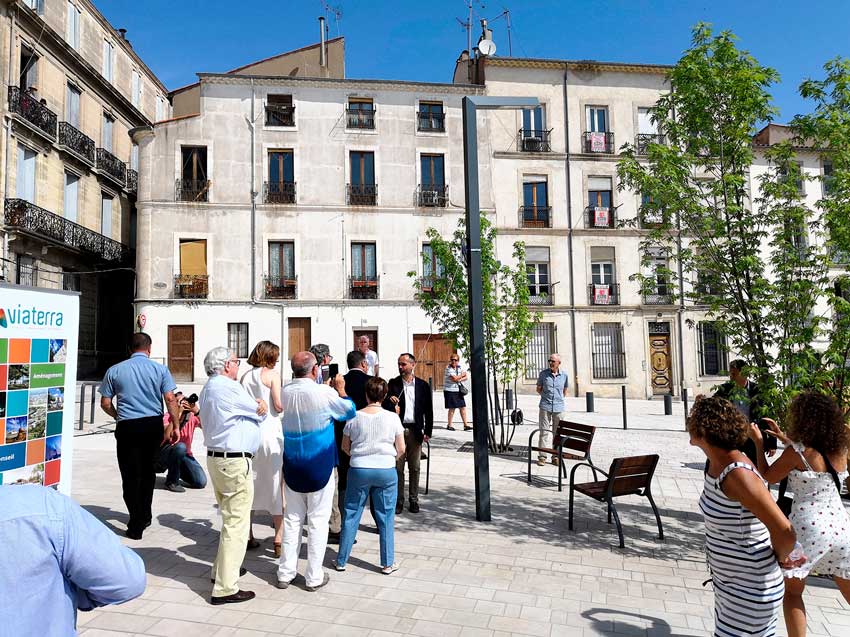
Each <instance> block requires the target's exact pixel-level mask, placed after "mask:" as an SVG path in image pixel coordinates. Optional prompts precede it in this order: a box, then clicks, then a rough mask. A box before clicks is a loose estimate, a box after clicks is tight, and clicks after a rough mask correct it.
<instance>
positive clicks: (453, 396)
mask: <svg viewBox="0 0 850 637" xmlns="http://www.w3.org/2000/svg"><path fill="white" fill-rule="evenodd" d="M467 378H469V375H468V374H467V373H466V370H464V369H463V367H461V364H460V356H458V355H457V353H454V354H452V355H451V357H450V358H449V364H448V365H446V371H445V372H444V375H443V400H444V401H445V405H446V409H448V411H449V415H448V424H447V425H446V429H448V430H449V431H454V430H455V428H454V427H452V420H453V419H454V415H455V409H457V410H459V411H460V419H461V420H462V421H463V430H464V431H469V430H470V429H472V427H470V426H469V423H468V422H467V420H466V399H465V398H464V397H463V395H464V392H463V391H462V390H461V387H465V386H464V384H463V383H464V381H466V379H467Z"/></svg>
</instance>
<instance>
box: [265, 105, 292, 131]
mask: <svg viewBox="0 0 850 637" xmlns="http://www.w3.org/2000/svg"><path fill="white" fill-rule="evenodd" d="M266 126H295V107H294V106H289V105H284V104H266Z"/></svg>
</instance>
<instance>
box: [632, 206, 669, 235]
mask: <svg viewBox="0 0 850 637" xmlns="http://www.w3.org/2000/svg"><path fill="white" fill-rule="evenodd" d="M638 221H639V222H640V227H641V228H643V229H644V230H653V229H655V228H663V227H664V226H667V225H669V223H670V215H669V214H668V213H665V212H663V211H661V210H644V209H643V208H641V209H640V211H639V214H638Z"/></svg>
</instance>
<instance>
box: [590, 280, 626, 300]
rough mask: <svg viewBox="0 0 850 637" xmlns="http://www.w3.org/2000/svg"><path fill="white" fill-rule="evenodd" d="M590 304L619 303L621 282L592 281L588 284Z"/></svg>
mask: <svg viewBox="0 0 850 637" xmlns="http://www.w3.org/2000/svg"><path fill="white" fill-rule="evenodd" d="M587 304H588V305H619V304H620V284H619V283H602V284H599V283H591V284H590V285H588V286H587Z"/></svg>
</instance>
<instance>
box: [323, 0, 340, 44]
mask: <svg viewBox="0 0 850 637" xmlns="http://www.w3.org/2000/svg"><path fill="white" fill-rule="evenodd" d="M322 9H323V10H324V12H325V20H326V26H325V30H326V31H327V29H328V26H327V19H328V17H329V16H330V15H331V14H332V15H333V17H334V23H335V24H336V37H339V21H340V20H341V19H342V7H339V6H332V5H330V4H328V3H327V2H326V1H325V0H322Z"/></svg>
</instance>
